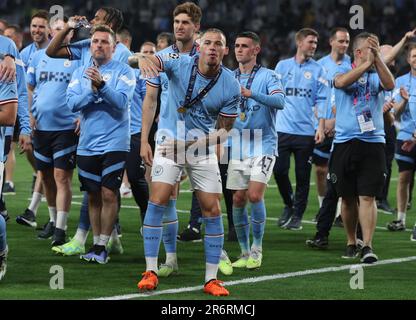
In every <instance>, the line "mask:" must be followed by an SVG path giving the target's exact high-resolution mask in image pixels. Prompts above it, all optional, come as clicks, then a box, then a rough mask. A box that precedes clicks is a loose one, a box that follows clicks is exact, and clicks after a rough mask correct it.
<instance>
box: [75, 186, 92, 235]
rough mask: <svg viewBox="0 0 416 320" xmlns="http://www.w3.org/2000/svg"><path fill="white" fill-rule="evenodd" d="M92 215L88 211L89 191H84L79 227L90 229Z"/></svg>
mask: <svg viewBox="0 0 416 320" xmlns="http://www.w3.org/2000/svg"><path fill="white" fill-rule="evenodd" d="M90 226H91V223H90V215H89V212H88V193H87V192H84V197H83V198H82V205H81V209H80V211H79V223H78V228H80V229H82V230H86V231H88V230H89V229H90Z"/></svg>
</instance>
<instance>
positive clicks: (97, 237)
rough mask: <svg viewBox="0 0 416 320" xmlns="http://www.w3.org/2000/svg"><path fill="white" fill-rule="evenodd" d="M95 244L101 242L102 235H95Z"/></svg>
mask: <svg viewBox="0 0 416 320" xmlns="http://www.w3.org/2000/svg"><path fill="white" fill-rule="evenodd" d="M93 241H94V245H96V244H98V242H100V236H94V240H93Z"/></svg>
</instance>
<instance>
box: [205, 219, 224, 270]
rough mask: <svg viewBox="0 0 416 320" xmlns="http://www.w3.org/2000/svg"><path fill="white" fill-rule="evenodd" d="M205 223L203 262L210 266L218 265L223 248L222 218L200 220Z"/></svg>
mask: <svg viewBox="0 0 416 320" xmlns="http://www.w3.org/2000/svg"><path fill="white" fill-rule="evenodd" d="M202 220H203V221H204V223H205V238H204V245H205V261H206V263H210V264H214V265H215V264H219V263H220V257H221V253H222V248H223V246H224V226H223V224H222V217H221V216H219V217H215V218H202Z"/></svg>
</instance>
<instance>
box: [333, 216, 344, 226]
mask: <svg viewBox="0 0 416 320" xmlns="http://www.w3.org/2000/svg"><path fill="white" fill-rule="evenodd" d="M334 227H338V228H344V223H343V222H342V218H341V216H338V217H337V218H336V219H335V221H334Z"/></svg>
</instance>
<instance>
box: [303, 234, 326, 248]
mask: <svg viewBox="0 0 416 320" xmlns="http://www.w3.org/2000/svg"><path fill="white" fill-rule="evenodd" d="M306 245H307V246H308V247H311V248H318V249H326V248H328V245H329V242H328V237H323V236H319V235H318V234H316V235H315V237H313V238H312V239H308V240H306Z"/></svg>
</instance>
